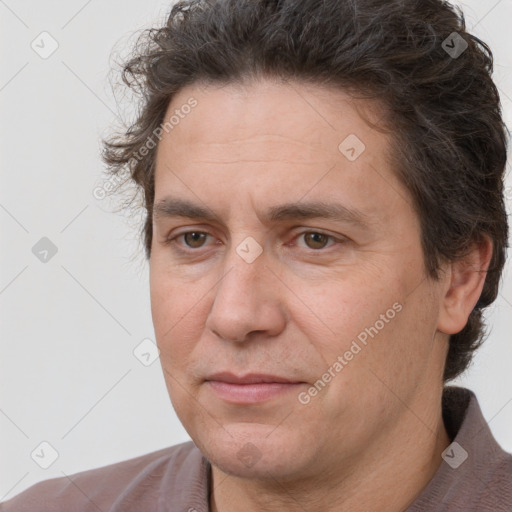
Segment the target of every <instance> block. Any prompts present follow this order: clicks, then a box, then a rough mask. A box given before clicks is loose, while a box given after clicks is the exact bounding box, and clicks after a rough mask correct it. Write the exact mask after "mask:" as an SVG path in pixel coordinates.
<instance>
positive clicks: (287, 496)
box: [210, 400, 450, 512]
mask: <svg viewBox="0 0 512 512" xmlns="http://www.w3.org/2000/svg"><path fill="white" fill-rule="evenodd" d="M440 405H441V404H440V400H439V401H438V403H437V407H433V409H432V413H430V414H429V415H427V417H424V416H423V415H421V412H422V411H423V412H424V409H421V408H417V407H415V406H413V405H412V404H411V405H410V406H408V407H404V412H403V414H402V416H401V417H400V418H398V419H397V422H396V423H395V424H394V426H393V428H391V430H390V432H387V433H386V434H383V435H380V436H379V438H378V439H375V441H374V442H373V443H372V444H371V445H369V446H368V449H367V450H365V452H364V453H361V454H358V457H357V460H351V461H349V460H346V459H343V458H342V454H340V459H339V460H340V464H339V465H338V466H337V467H331V468H326V467H324V468H317V469H316V471H315V472H314V473H313V472H312V473H311V475H309V476H308V477H306V478H303V479H301V480H300V481H295V482H292V483H291V482H289V481H287V482H286V483H285V484H284V483H282V482H279V478H278V477H277V478H273V477H271V475H270V474H269V478H268V479H266V480H249V479H247V478H245V479H242V478H239V477H236V476H233V475H228V474H226V473H224V472H222V471H221V470H220V469H219V468H217V467H215V466H213V465H212V486H211V488H212V493H211V495H210V510H211V512H235V511H238V510H241V509H242V510H244V511H246V512H261V511H265V512H274V511H276V512H277V511H282V510H288V511H290V512H295V511H297V512H303V511H304V510H308V511H310V512H331V511H332V512H334V511H336V512H340V511H345V510H347V511H348V510H350V511H351V512H363V511H367V510H379V511H380V512H397V511H404V510H405V509H406V508H407V507H408V506H409V505H410V504H411V503H412V502H413V501H414V500H415V498H416V497H417V496H418V495H419V494H420V493H421V491H422V490H423V489H424V488H425V486H426V485H427V484H428V482H429V481H430V480H431V479H432V477H433V476H434V474H435V472H436V471H437V469H438V468H439V466H440V464H441V461H442V459H441V453H442V452H443V451H444V450H445V448H446V447H447V446H448V445H449V444H450V439H449V437H448V434H447V432H446V430H445V427H444V423H443V419H442V412H441V407H440ZM413 411H420V414H417V413H416V414H415V413H414V412H413ZM420 417H421V419H420ZM312 475H313V476H312ZM314 475H316V476H314Z"/></svg>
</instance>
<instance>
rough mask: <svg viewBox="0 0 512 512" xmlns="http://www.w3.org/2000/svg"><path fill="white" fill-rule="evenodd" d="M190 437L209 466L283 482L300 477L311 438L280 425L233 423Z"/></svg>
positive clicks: (245, 476) (305, 464) (254, 477)
mask: <svg viewBox="0 0 512 512" xmlns="http://www.w3.org/2000/svg"><path fill="white" fill-rule="evenodd" d="M279 429H281V430H280V431H279ZM191 437H192V439H193V440H194V443H195V444H196V446H197V447H198V448H199V449H200V450H201V452H202V453H203V454H204V455H205V457H206V458H207V459H208V460H209V461H210V462H211V463H212V465H214V466H216V467H217V468H219V469H220V470H221V471H222V472H224V473H226V474H229V475H232V476H237V477H239V478H253V479H264V480H268V479H269V478H270V475H272V477H273V478H277V479H279V480H280V481H285V480H287V479H293V478H298V477H300V473H301V472H302V471H301V468H307V467H308V460H307V459H308V457H307V452H308V451H309V447H310V446H311V440H309V441H308V440H307V439H300V438H299V437H300V436H299V435H298V432H297V431H296V430H295V431H293V432H290V431H289V429H288V428H286V427H283V426H281V427H278V428H277V429H276V427H275V425H268V424H261V423H232V424H229V425H226V426H225V429H223V428H222V427H220V426H219V425H217V426H216V428H215V431H213V432H210V433H208V434H207V435H199V436H197V435H194V436H192V435H191ZM306 447H308V448H307V449H306Z"/></svg>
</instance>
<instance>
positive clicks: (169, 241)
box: [164, 230, 346, 254]
mask: <svg viewBox="0 0 512 512" xmlns="http://www.w3.org/2000/svg"><path fill="white" fill-rule="evenodd" d="M190 233H197V234H201V235H207V236H211V235H210V234H209V233H207V232H205V231H196V230H192V231H185V232H183V233H180V234H179V235H176V236H174V237H173V238H168V239H166V240H164V245H172V246H174V247H173V249H174V250H175V251H177V252H181V253H183V254H192V253H194V252H199V250H200V249H203V248H204V246H201V247H198V248H196V249H192V248H189V249H182V248H181V247H178V243H177V242H176V240H177V239H178V238H181V237H183V236H185V235H188V234H190ZM307 234H316V235H322V236H325V237H327V239H328V240H333V241H334V242H335V243H334V244H331V245H330V246H328V247H332V246H333V245H336V243H338V244H342V243H344V242H346V239H345V240H344V239H340V238H336V237H334V236H332V235H328V234H327V233H322V232H321V231H311V230H310V231H303V232H301V233H298V234H297V235H296V236H295V237H294V240H296V239H297V238H299V237H301V236H303V235H307ZM328 247H325V248H321V249H309V251H311V252H315V253H317V252H323V251H325V250H326V249H327V248H328Z"/></svg>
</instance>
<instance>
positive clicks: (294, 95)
mask: <svg viewBox="0 0 512 512" xmlns="http://www.w3.org/2000/svg"><path fill="white" fill-rule="evenodd" d="M191 100H193V101H194V102H195V103H196V106H195V107H194V108H193V109H188V107H187V104H188V103H190V102H191ZM182 110H183V111H187V112H188V111H189V110H190V112H189V113H185V114H181V115H179V114H180V113H181V111H182ZM384 112H385V109H384V105H382V104H380V103H379V102H377V101H374V100H361V99H355V98H354V97H353V96H352V95H350V94H349V93H348V92H346V91H344V90H342V89H339V88H336V87H334V86H321V85H316V84H311V83H305V82H290V81H288V82H282V81H281V82H278V81H275V80H263V79H260V80H258V81H253V82H247V83H228V84H204V83H196V84H192V85H190V86H187V87H185V88H183V89H181V90H180V91H179V92H178V93H177V94H176V95H175V96H174V97H173V98H172V100H171V102H170V103H169V106H168V109H167V112H166V115H165V119H170V118H171V117H173V118H174V120H175V121H176V120H178V119H177V114H178V115H179V117H180V119H179V123H178V124H176V125H175V126H174V127H173V129H172V131H171V132H170V133H169V134H168V135H169V136H170V137H171V138H173V139H177V138H179V142H186V143H195V144H208V143H211V144H212V147H211V148H210V150H212V149H213V144H222V143H226V144H229V143H234V144H237V143H239V142H240V139H241V138H248V137H253V138H254V140H253V141H252V143H253V144H251V145H253V146H261V145H267V146H269V145H273V144H274V145H280V144H282V143H283V142H285V140H288V141H289V142H290V143H292V139H294V140H295V142H297V143H300V145H301V147H302V148H303V149H305V150H308V149H317V150H320V151H325V150H328V151H337V150H338V145H339V143H340V142H341V141H342V140H344V139H345V138H346V137H347V136H348V135H350V134H353V135H356V136H357V137H358V138H359V139H360V140H362V141H363V142H364V143H365V145H366V146H367V147H369V146H371V147H373V149H374V151H378V150H386V149H387V145H388V140H387V137H386V136H384V135H383V134H382V132H381V133H379V132H378V131H376V130H375V129H374V127H373V126H370V125H369V124H368V123H367V122H366V119H369V120H370V123H373V124H374V125H376V126H377V127H378V128H379V129H385V126H384V117H385V116H384ZM165 136H166V134H164V137H165ZM256 137H258V139H257V140H256ZM177 142H178V141H177ZM224 151H225V149H224ZM297 156H300V152H299V148H297Z"/></svg>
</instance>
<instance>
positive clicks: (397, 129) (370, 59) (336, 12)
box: [103, 0, 508, 381]
mask: <svg viewBox="0 0 512 512" xmlns="http://www.w3.org/2000/svg"><path fill="white" fill-rule="evenodd" d="M465 28H466V27H465V20H464V15H463V13H462V11H461V10H460V9H459V8H456V7H453V6H452V5H450V4H449V3H448V2H446V1H443V0H421V1H404V0H351V1H348V0H184V1H179V2H178V3H176V4H175V5H174V6H173V7H172V9H171V12H170V15H169V17H168V20H167V23H166V24H165V25H164V26H163V27H161V28H154V29H150V30H148V31H146V32H144V34H143V35H142V36H141V37H140V38H139V40H138V42H137V45H136V48H135V54H134V55H133V56H132V58H131V59H130V60H129V61H128V62H127V63H126V64H125V65H124V69H123V74H122V76H123V80H124V82H125V83H126V84H127V85H128V86H129V87H130V88H132V89H133V90H134V91H135V92H136V93H138V94H139V95H140V99H141V104H140V110H139V114H138V117H137V119H136V121H135V122H134V123H133V124H132V126H130V127H129V128H128V129H127V130H126V131H125V132H123V133H120V134H118V135H115V136H112V137H111V138H110V139H109V140H106V141H105V143H104V152H103V158H104V161H105V162H106V163H107V166H108V172H109V173H110V174H111V175H112V176H115V175H121V174H122V173H123V172H126V171H129V180H130V182H132V183H134V184H135V185H136V187H137V188H138V189H139V190H140V191H142V193H143V198H144V207H145V210H146V220H145V224H144V227H143V235H144V241H145V250H146V257H147V258H149V257H150V254H151V243H152V207H153V201H154V170H155V154H156V148H154V149H151V150H150V151H149V152H147V154H145V156H144V157H141V156H140V153H139V150H140V149H141V148H142V147H143V146H144V145H145V144H146V143H147V140H148V139H149V138H151V137H152V136H153V135H154V133H155V130H157V129H158V128H159V126H160V125H161V124H162V123H163V119H164V114H165V112H166V109H167V106H168V104H169V102H170V100H171V99H172V97H173V95H175V94H176V93H177V92H178V91H179V90H181V89H182V88H184V87H185V86H187V85H189V84H192V83H196V82H206V83H216V82H219V83H236V82H240V81H244V80H245V79H250V78H252V77H256V76H266V77H282V78H285V79H291V80H294V79H295V80H298V81H301V80H305V81H308V82H313V83H317V84H322V85H323V84H327V85H334V86H337V87H340V88H341V89H345V90H351V91H354V90H355V91H358V92H359V93H360V94H361V97H366V98H376V99H378V100H379V101H380V102H381V103H382V104H383V105H385V106H386V107H387V109H388V111H389V112H390V115H389V119H388V125H389V128H390V130H391V133H392V135H393V141H394V142H393V160H394V162H393V164H394V168H395V170H396V173H397V175H398V177H399V178H400V179H401V181H402V183H403V184H404V185H405V186H406V188H407V189H408V190H409V192H410V194H411V196H412V199H413V202H414V207H415V209H416V211H417V214H418V216H419V219H420V223H421V235H422V246H423V252H424V257H425V266H426V270H427V273H428V275H429V276H431V277H432V278H434V279H437V278H438V274H437V271H438V269H439V265H440V263H442V262H444V261H454V260H456V259H458V258H460V257H462V256H463V255H464V254H465V253H467V251H468V250H469V248H470V247H471V246H472V245H473V244H474V243H479V242H480V241H481V239H482V237H483V236H484V235H486V236H488V237H489V238H490V239H491V241H492V245H493V255H492V260H491V265H490V268H489V270H488V272H487V276H486V281H485V285H484V288H483V291H482V294H481V296H480V299H479V301H478V303H477V305H476V307H475V309H474V310H473V312H472V313H471V314H470V316H469V319H468V322H467V325H466V326H465V327H464V329H463V330H462V331H461V332H459V333H457V334H454V335H452V336H451V337H450V346H449V351H448V356H447V361H446V365H445V371H444V379H445V381H446V380H450V379H452V378H454V377H456V376H457V375H459V374H460V373H461V372H463V371H464V370H465V369H466V368H467V367H468V365H469V363H470V361H471V358H472V354H473V351H474V350H476V349H477V348H478V347H479V346H480V345H481V343H482V341H483V339H484V334H485V333H484V327H485V326H484V322H483V317H482V308H484V307H486V306H488V305H490V304H491V303H492V302H493V301H494V300H495V299H496V297H497V294H498V286H499V281H500V278H501V273H502V270H503V266H504V263H505V249H506V247H507V236H508V226H507V215H506V210H505V203H504V197H503V189H504V170H505V165H506V158H507V143H508V140H507V136H506V135H507V134H506V132H505V130H506V127H505V125H504V123H503V120H502V116H501V106H500V99H499V94H498V90H497V88H496V85H495V84H494V82H493V80H492V79H491V74H492V71H493V56H492V52H491V50H490V49H489V47H488V46H487V45H486V44H485V43H484V42H482V41H481V40H480V39H478V38H477V37H475V36H474V35H471V34H469V33H468V32H466V29H465ZM455 43H457V45H458V46H457V47H456V46H455ZM450 48H459V49H462V52H460V51H458V52H457V53H459V54H458V55H456V54H454V53H450ZM134 155H137V158H134Z"/></svg>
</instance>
